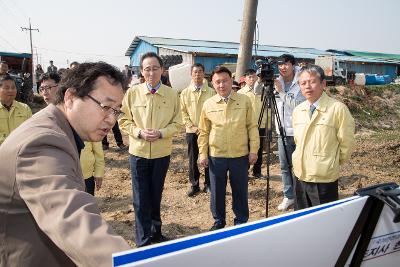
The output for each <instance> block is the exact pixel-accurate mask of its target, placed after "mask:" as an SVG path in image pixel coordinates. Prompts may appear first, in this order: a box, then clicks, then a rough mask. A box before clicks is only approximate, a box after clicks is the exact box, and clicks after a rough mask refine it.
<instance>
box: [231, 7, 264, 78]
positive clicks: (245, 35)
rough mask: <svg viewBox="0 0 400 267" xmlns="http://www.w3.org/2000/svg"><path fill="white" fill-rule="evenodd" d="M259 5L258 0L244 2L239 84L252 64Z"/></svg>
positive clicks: (239, 56) (238, 71) (237, 76)
mask: <svg viewBox="0 0 400 267" xmlns="http://www.w3.org/2000/svg"><path fill="white" fill-rule="evenodd" d="M257 5H258V0H245V1H244V8H243V21H242V30H241V32H240V46H239V54H238V60H237V65H236V76H235V80H236V81H237V82H239V79H240V77H241V76H242V75H243V73H244V72H245V71H246V69H247V68H248V67H249V64H250V62H251V51H252V48H253V37H254V29H255V27H256V17H257Z"/></svg>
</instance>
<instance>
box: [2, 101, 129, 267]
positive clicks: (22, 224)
mask: <svg viewBox="0 0 400 267" xmlns="http://www.w3.org/2000/svg"><path fill="white" fill-rule="evenodd" d="M0 162H1V164H0V266H1V267H3V266H30V267H34V266H74V265H78V266H96V267H97V266H111V264H112V255H111V254H112V253H114V252H118V251H123V250H128V249H130V247H129V245H128V244H127V243H126V242H125V240H124V239H123V238H122V237H120V236H118V235H116V234H115V233H114V232H113V230H112V229H111V227H110V226H109V225H108V224H107V222H106V221H105V220H103V219H102V217H101V216H100V211H99V208H98V206H97V204H96V200H95V198H94V197H93V196H92V195H90V194H87V193H85V191H84V190H85V186H84V182H83V177H82V170H81V167H80V162H79V155H78V151H77V147H76V143H75V141H74V136H73V132H72V129H71V126H70V125H69V123H68V121H67V120H66V118H65V116H64V114H63V113H62V112H61V111H60V110H59V109H58V108H57V107H56V106H54V105H49V106H48V107H46V108H45V109H43V110H42V111H40V112H38V113H37V114H35V115H34V116H33V117H32V118H31V119H30V120H29V121H27V122H26V123H24V124H23V125H21V126H20V127H18V128H17V129H15V130H14V131H13V132H12V133H11V134H10V135H9V136H8V138H7V139H6V140H5V142H4V143H3V144H2V145H1V146H0Z"/></svg>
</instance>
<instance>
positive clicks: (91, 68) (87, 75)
mask: <svg viewBox="0 0 400 267" xmlns="http://www.w3.org/2000/svg"><path fill="white" fill-rule="evenodd" d="M99 77H105V78H106V79H107V80H108V82H109V83H110V84H112V85H121V87H122V88H124V87H125V79H124V76H123V74H122V72H120V71H119V70H118V69H117V68H116V67H114V66H112V65H110V64H107V63H105V62H101V61H100V62H95V63H91V62H88V63H82V64H79V65H78V66H77V67H76V68H73V69H70V70H68V71H67V72H66V73H65V76H63V77H62V79H61V82H60V84H59V90H58V91H57V94H56V99H55V104H60V103H63V102H64V95H65V92H66V91H67V89H69V88H71V89H73V90H75V95H76V96H77V97H80V98H83V97H85V96H87V95H88V94H89V93H90V92H91V91H93V90H94V89H96V88H95V84H96V81H97V79H98V78H99Z"/></svg>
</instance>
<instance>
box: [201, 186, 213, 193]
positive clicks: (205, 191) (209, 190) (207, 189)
mask: <svg viewBox="0 0 400 267" xmlns="http://www.w3.org/2000/svg"><path fill="white" fill-rule="evenodd" d="M203 192H204V193H210V192H211V189H210V186H209V185H205V186H204V188H203Z"/></svg>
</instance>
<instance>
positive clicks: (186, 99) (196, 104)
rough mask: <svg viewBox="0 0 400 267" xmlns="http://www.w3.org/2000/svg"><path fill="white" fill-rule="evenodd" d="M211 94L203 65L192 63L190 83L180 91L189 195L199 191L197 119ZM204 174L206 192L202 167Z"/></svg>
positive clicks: (206, 179)
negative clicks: (184, 127)
mask: <svg viewBox="0 0 400 267" xmlns="http://www.w3.org/2000/svg"><path fill="white" fill-rule="evenodd" d="M213 95H215V91H214V89H212V88H210V87H209V86H208V83H207V81H206V80H205V79H204V66H203V65H202V64H200V63H196V64H194V65H193V66H192V83H191V84H190V85H189V87H187V88H185V89H184V90H183V91H182V92H181V96H180V99H181V110H182V119H183V123H184V124H185V126H186V142H187V145H188V157H189V181H190V183H191V188H190V190H189V191H188V193H187V195H188V196H189V197H193V196H195V195H196V194H197V193H198V192H200V185H199V178H200V172H199V168H198V167H197V159H198V157H199V147H198V145H197V137H198V134H199V133H200V130H199V120H200V113H201V109H202V108H203V104H204V102H205V101H206V100H207V99H209V98H210V97H212V96H213ZM204 176H205V181H204V192H208V191H209V188H210V176H209V170H208V168H205V169H204Z"/></svg>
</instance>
